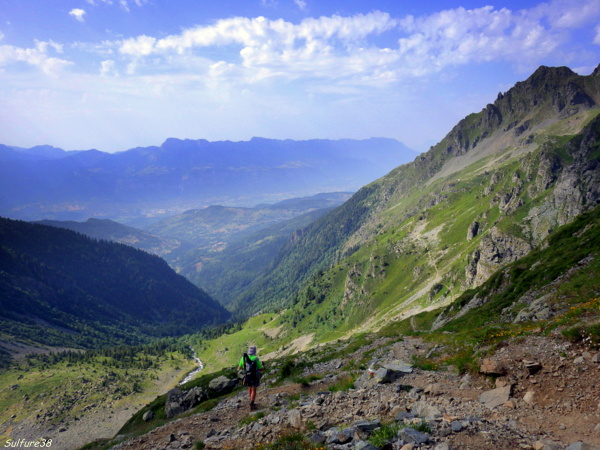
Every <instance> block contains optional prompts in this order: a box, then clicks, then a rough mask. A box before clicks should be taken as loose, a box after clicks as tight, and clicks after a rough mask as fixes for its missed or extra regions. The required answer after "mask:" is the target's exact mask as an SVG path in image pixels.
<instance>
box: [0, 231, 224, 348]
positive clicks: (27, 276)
mask: <svg viewBox="0 0 600 450" xmlns="http://www.w3.org/2000/svg"><path fill="white" fill-rule="evenodd" d="M0 311H1V313H0V322H1V327H2V336H1V340H2V342H4V344H5V345H8V347H10V345H9V344H15V343H18V342H21V343H25V344H33V345H35V344H40V343H42V344H44V345H47V346H57V347H84V348H85V347H87V348H89V347H98V346H101V345H116V344H124V343H138V342H144V341H147V340H148V339H149V338H151V337H161V336H180V335H183V334H186V333H193V332H197V331H198V330H200V329H202V328H203V327H205V326H207V325H211V324H217V323H220V322H223V321H225V320H227V318H228V316H229V314H228V313H227V312H226V311H225V310H224V309H223V308H222V307H221V306H220V305H219V304H218V303H216V302H215V301H214V300H212V299H211V298H210V297H209V296H208V295H207V294H206V293H204V292H203V291H201V290H200V289H198V288H197V287H196V286H194V285H193V284H191V283H190V282H189V281H187V280H186V279H185V278H183V277H182V276H180V275H177V274H176V273H175V272H174V271H173V270H172V269H171V268H169V266H168V265H167V263H166V262H165V261H163V260H162V259H160V258H159V257H157V256H153V255H150V254H148V253H145V252H143V251H140V250H136V249H134V248H132V247H128V246H126V245H122V244H115V243H110V242H105V241H96V240H93V239H90V238H88V237H85V236H83V235H80V234H78V233H74V232H72V231H69V230H66V229H60V228H55V227H49V226H43V225H36V224H30V223H26V222H20V221H14V220H9V219H0Z"/></svg>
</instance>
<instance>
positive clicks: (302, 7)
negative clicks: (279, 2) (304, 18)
mask: <svg viewBox="0 0 600 450" xmlns="http://www.w3.org/2000/svg"><path fill="white" fill-rule="evenodd" d="M294 3H295V4H296V6H298V8H300V11H304V10H305V9H306V2H305V1H304V0H294Z"/></svg>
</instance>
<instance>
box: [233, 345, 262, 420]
mask: <svg viewBox="0 0 600 450" xmlns="http://www.w3.org/2000/svg"><path fill="white" fill-rule="evenodd" d="M238 367H239V371H240V372H242V373H243V379H242V382H243V383H244V386H248V396H249V397H250V410H251V411H254V410H255V409H256V405H255V404H254V399H255V398H256V388H257V387H258V386H259V385H260V376H261V374H262V371H263V365H262V363H261V362H260V359H258V356H256V347H255V346H254V345H251V346H250V348H248V353H244V355H243V356H242V359H240V364H239V366H238Z"/></svg>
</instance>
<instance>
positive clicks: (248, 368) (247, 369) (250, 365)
mask: <svg viewBox="0 0 600 450" xmlns="http://www.w3.org/2000/svg"><path fill="white" fill-rule="evenodd" d="M256 361H257V359H256V358H255V359H254V360H252V359H250V357H249V356H248V354H247V353H244V378H243V379H242V383H243V384H244V385H246V384H248V383H249V382H255V381H256V379H257V375H258V365H257V364H256Z"/></svg>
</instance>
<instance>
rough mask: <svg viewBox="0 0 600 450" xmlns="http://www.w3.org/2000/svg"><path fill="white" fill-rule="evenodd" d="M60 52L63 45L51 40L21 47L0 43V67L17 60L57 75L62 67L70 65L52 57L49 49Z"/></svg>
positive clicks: (65, 61)
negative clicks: (29, 46) (28, 46)
mask: <svg viewBox="0 0 600 450" xmlns="http://www.w3.org/2000/svg"><path fill="white" fill-rule="evenodd" d="M51 49H52V50H54V51H55V52H56V53H62V51H63V47H62V45H60V44H57V43H56V42H53V41H48V42H36V45H35V47H33V48H21V47H15V46H12V45H0V67H4V66H8V65H10V64H14V63H17V62H25V63H27V64H29V65H31V66H35V67H38V68H39V69H41V70H42V71H43V72H44V73H46V74H47V75H57V74H58V73H59V72H60V71H61V70H62V69H63V68H65V67H67V66H69V65H71V64H72V63H71V62H70V61H67V60H64V59H60V58H56V57H52V56H50V55H49V54H48V53H49V51H50V50H51Z"/></svg>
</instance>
